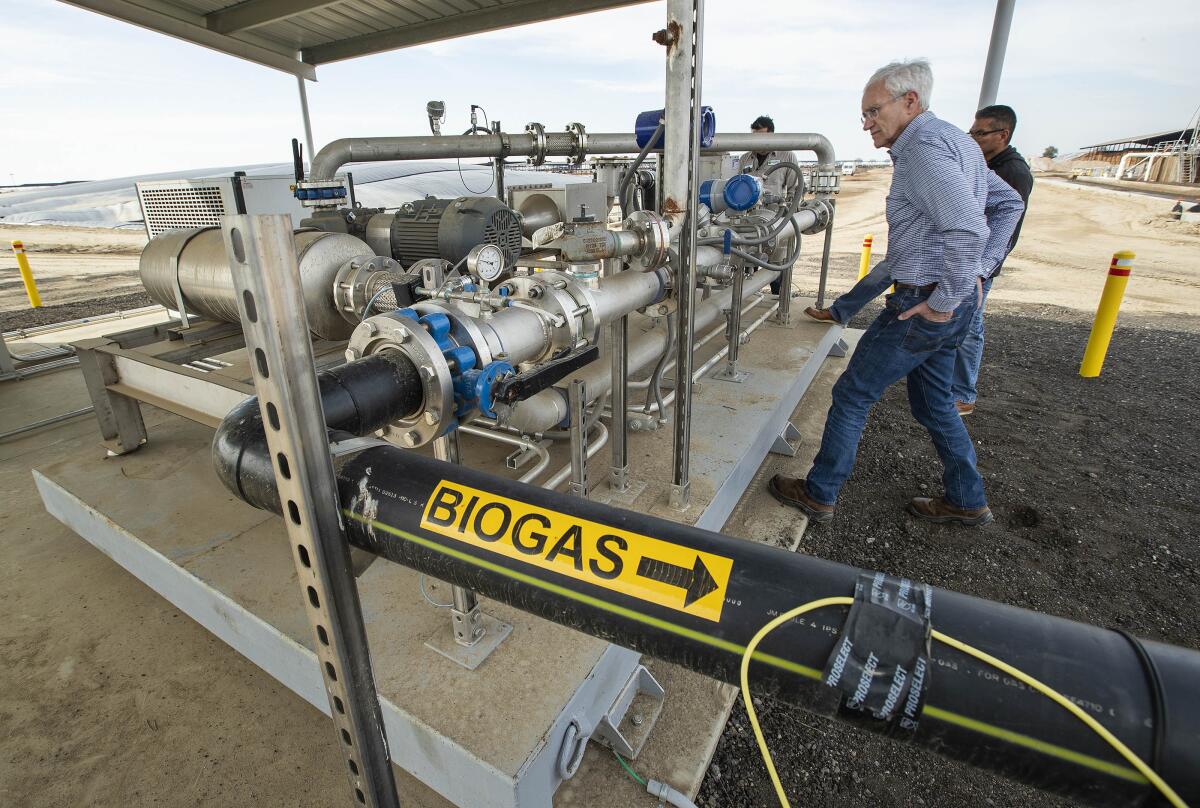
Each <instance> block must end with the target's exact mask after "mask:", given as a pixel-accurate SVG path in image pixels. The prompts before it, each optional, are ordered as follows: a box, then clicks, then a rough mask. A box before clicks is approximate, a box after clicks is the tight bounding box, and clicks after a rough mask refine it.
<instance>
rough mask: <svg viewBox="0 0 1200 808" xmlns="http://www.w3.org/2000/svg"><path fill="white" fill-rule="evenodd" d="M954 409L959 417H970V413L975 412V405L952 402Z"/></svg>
mask: <svg viewBox="0 0 1200 808" xmlns="http://www.w3.org/2000/svg"><path fill="white" fill-rule="evenodd" d="M954 408H955V409H956V410H958V414H959V415H970V414H971V413H973V412H975V405H974V404H968V403H967V402H965V401H956V402H954Z"/></svg>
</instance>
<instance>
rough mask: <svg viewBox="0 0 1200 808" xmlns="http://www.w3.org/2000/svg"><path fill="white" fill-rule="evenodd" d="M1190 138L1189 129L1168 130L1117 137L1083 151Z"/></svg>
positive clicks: (1149, 144) (1190, 131) (1085, 147)
mask: <svg viewBox="0 0 1200 808" xmlns="http://www.w3.org/2000/svg"><path fill="white" fill-rule="evenodd" d="M1191 136H1192V130H1191V129H1168V130H1167V131H1165V132H1154V133H1152V134H1149V135H1134V136H1132V137H1119V138H1117V139H1116V140H1106V141H1104V142H1103V143H1093V144H1092V145H1090V146H1083V147H1082V148H1083V149H1085V150H1086V149H1099V148H1102V147H1104V146H1122V145H1124V144H1126V143H1141V144H1143V145H1146V146H1153V145H1155V144H1156V143H1162V142H1165V141H1171V140H1179V139H1181V138H1182V139H1185V140H1186V139H1187V138H1190V137H1191Z"/></svg>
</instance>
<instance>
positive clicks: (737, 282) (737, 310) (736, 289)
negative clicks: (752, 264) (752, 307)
mask: <svg viewBox="0 0 1200 808" xmlns="http://www.w3.org/2000/svg"><path fill="white" fill-rule="evenodd" d="M745 280H746V268H745V267H743V266H742V265H741V264H734V266H733V300H734V301H736V302H734V304H733V305H732V306H730V307H729V353H728V354H727V355H726V356H725V361H726V363H727V366H726V368H727V369H726V373H727V374H728V375H729V376H730V377H732V380H734V381H736V380H737V361H738V353H739V349H740V348H741V336H742V303H741V300H742V285H743V283H744V282H745ZM779 288H780V289H781V290H782V289H783V287H782V286H780V287H779Z"/></svg>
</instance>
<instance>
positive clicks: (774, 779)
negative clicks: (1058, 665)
mask: <svg viewBox="0 0 1200 808" xmlns="http://www.w3.org/2000/svg"><path fill="white" fill-rule="evenodd" d="M853 603H854V599H853V598H847V597H836V598H821V599H820V600H813V601H809V602H808V603H805V604H804V605H802V606H797V607H796V608H795V609H792V610H791V611H788V612H785V613H784V614H781V615H779V616H778V617H776V618H775V619H774V620H772V621H771V622H769V623H767V624H766V625H765V626H763V627H762V628H761V629H759V631H758V633H757V634H755V635H754V638H753V639H751V640H750V643H749V644H748V645H747V646H746V651H745V653H744V654H743V655H742V671H741V674H742V700H743V701H744V702H745V703H746V714H747V715H748V716H749V717H750V726H751V727H752V728H753V729H754V737H755V739H756V740H757V741H758V749H759V751H760V752H761V753H762V757H763V762H764V763H766V764H767V773H768V774H770V775H771V783H772V785H774V786H775V794H776V796H778V797H779V804H780V805H781V806H783V808H791V803H789V802H788V798H787V795H786V794H784V792H783V784H782V783H780V782H779V774H778V773H777V772H776V771H775V762H774V761H773V760H772V759H771V752H770V750H769V749H767V741H766V739H765V738H763V734H762V729H761V728H760V727H759V726H758V715H757V714H756V713H755V712H754V702H753V701H752V700H751V698H750V659H751V658H752V657H753V655H754V650H755V649H756V648H758V644H759V643H760V642H762V640H763V638H764V637H766V636H767V635H768V634H770V633H771V632H772V631H774V630H775V629H776V628H778V627H779V626H781V625H783V624H784V623H786V622H788V621H789V620H792V619H794V618H796V617H799V616H800V615H802V614H804V613H805V612H811V611H815V610H816V609H821V608H824V607H826V606H850V605H852V604H853ZM933 638H934V639H935V640H937V641H938V642H940V643H943V644H944V645H948V646H950V647H951V648H955V649H957V650H959V651H961V652H962V653H964V654H967V655H968V656H972V657H975V658H976V659H978V660H980V661H981V662H985V663H987V664H988V665H991V666H992V667H994V668H996V669H997V670H1000V671H1003V672H1004V673H1007V674H1008V675H1009V676H1012V677H1013V678H1014V679H1017V680H1019V681H1021V682H1023V683H1024V684H1026V685H1028V686H1029V687H1031V688H1033V689H1034V690H1036V691H1037V692H1039V693H1041V694H1042V695H1043V696H1045V697H1047V698H1048V699H1050V700H1051V701H1053V702H1054V703H1055V704H1058V705H1059V706H1060V707H1062V708H1063V709H1065V710H1067V711H1068V712H1069V713H1071V715H1073V716H1075V717H1076V718H1078V719H1079V720H1080V721H1082V722H1083V723H1084V724H1085V725H1087V727H1088V728H1089V729H1091V730H1092V731H1093V732H1095V733H1096V734H1097V735H1099V736H1100V737H1101V738H1103V739H1104V740H1105V741H1106V742H1107V743H1108V744H1109V746H1111V747H1112V748H1113V749H1115V750H1117V752H1118V753H1120V755H1121V757H1123V758H1125V759H1126V760H1127V761H1129V762H1130V763H1131V764H1133V767H1134V768H1135V769H1137V770H1138V772H1140V773H1141V774H1142V776H1143V777H1145V778H1146V779H1147V780H1148V781H1150V783H1151V784H1152V785H1153V786H1154V787H1155V788H1157V789H1158V791H1159V793H1161V794H1162V795H1163V796H1164V797H1166V798H1167V801H1168V802H1169V803H1171V805H1172V806H1174V808H1188V806H1187V803H1185V802H1184V801H1183V800H1182V799H1181V798H1180V796H1179V795H1178V794H1176V793H1175V790H1174V789H1172V788H1171V787H1170V786H1169V785H1167V783H1166V782H1165V781H1164V780H1163V779H1162V778H1161V777H1159V776H1158V774H1157V773H1156V772H1155V771H1154V770H1153V769H1151V768H1150V767H1149V766H1148V765H1146V763H1145V762H1144V761H1143V760H1142V759H1141V758H1139V757H1138V756H1137V755H1135V754H1134V753H1133V751H1132V750H1131V749H1130V748H1129V747H1128V746H1126V745H1125V744H1123V743H1122V742H1121V741H1120V739H1119V738H1117V737H1116V736H1115V735H1113V734H1112V733H1111V732H1109V731H1108V730H1107V729H1105V728H1104V726H1102V725H1101V724H1100V722H1099V721H1097V720H1096V719H1094V718H1092V717H1091V716H1090V715H1088V714H1087V713H1085V712H1084V711H1083V710H1082V709H1080V708H1079V706H1078V705H1076V704H1075V703H1073V702H1072V701H1070V700H1069V699H1068V698H1067V697H1066V696H1064V695H1062V694H1061V693H1059V692H1058V691H1057V690H1055V689H1053V688H1052V687H1050V686H1049V685H1046V684H1043V683H1042V682H1039V681H1038V680H1037V679H1034V678H1033V677H1032V676H1030V675H1029V674H1027V673H1025V672H1023V671H1020V670H1017V669H1016V668H1014V667H1013V666H1012V665H1009V664H1008V663H1007V662H1004V661H1003V660H1000V659H997V658H996V657H994V656H992V655H991V654H988V653H986V652H984V651H980V650H979V649H978V648H973V647H971V646H970V645H967V644H966V643H964V642H960V641H959V640H956V639H954V638H953V637H949V636H947V635H945V634H943V633H942V632H940V631H937V630H934V632H933Z"/></svg>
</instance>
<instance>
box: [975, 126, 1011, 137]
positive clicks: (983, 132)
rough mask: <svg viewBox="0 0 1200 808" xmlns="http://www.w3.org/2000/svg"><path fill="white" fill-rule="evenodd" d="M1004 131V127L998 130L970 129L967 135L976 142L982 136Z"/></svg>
mask: <svg viewBox="0 0 1200 808" xmlns="http://www.w3.org/2000/svg"><path fill="white" fill-rule="evenodd" d="M1004 131H1007V130H1005V129H1004V127H1000V128H999V129H972V130H971V131H970V132H967V134H968V135H970V136H971V137H973V138H975V139H976V140H978V139H979V138H981V137H983V136H984V135H994V134H996V133H997V132H1004Z"/></svg>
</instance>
